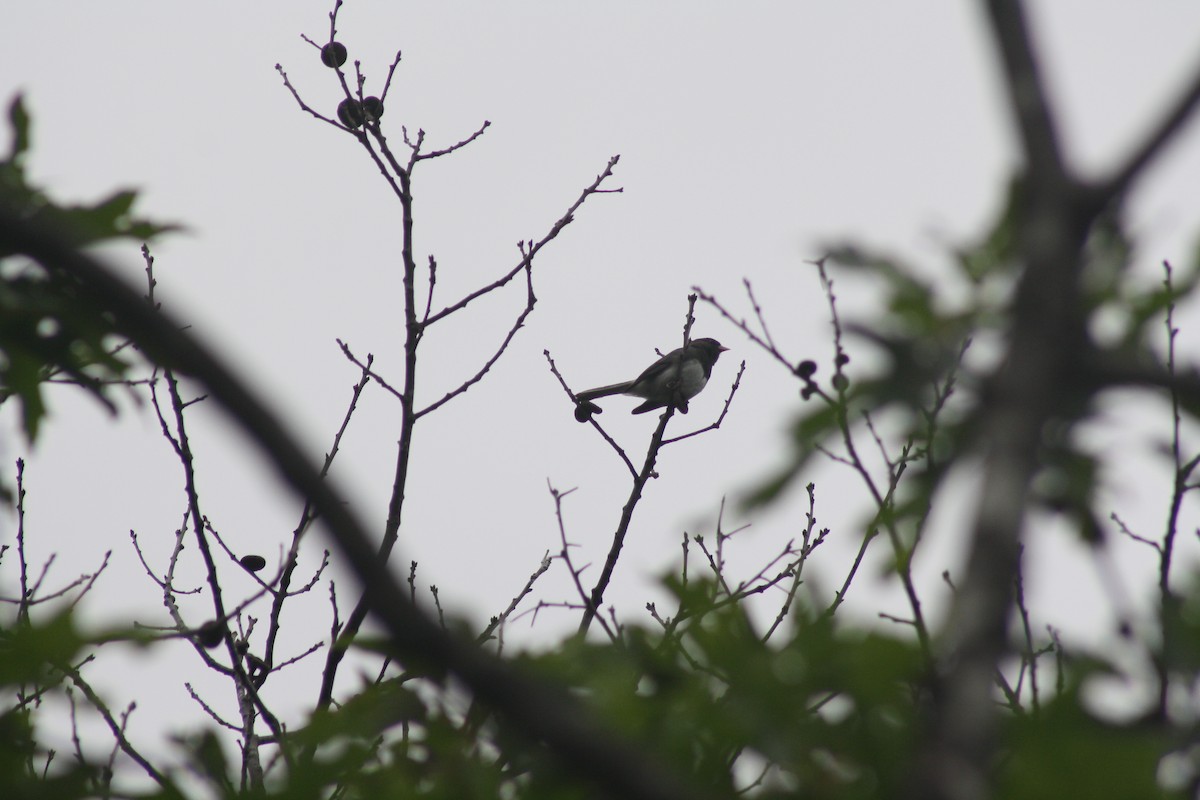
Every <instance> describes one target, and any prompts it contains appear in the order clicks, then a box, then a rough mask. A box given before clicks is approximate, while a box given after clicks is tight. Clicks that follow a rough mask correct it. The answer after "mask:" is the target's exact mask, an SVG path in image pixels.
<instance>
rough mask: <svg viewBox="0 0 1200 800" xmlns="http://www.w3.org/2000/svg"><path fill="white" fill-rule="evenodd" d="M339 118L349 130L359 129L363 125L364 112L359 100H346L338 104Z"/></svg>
mask: <svg viewBox="0 0 1200 800" xmlns="http://www.w3.org/2000/svg"><path fill="white" fill-rule="evenodd" d="M337 116H338V120H339V121H340V122H341V123H342V124H343V125H345V126H346V127H347V128H357V127H358V126H359V125H362V124H363V110H362V106H361V105H359V102H358V101H357V100H352V99H350V98H346V99H345V100H343V101H342V102H340V103H338V107H337Z"/></svg>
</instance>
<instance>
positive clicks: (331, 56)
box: [321, 42, 346, 69]
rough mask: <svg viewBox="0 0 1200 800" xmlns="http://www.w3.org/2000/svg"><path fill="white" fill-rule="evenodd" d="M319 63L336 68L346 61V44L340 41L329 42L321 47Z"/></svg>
mask: <svg viewBox="0 0 1200 800" xmlns="http://www.w3.org/2000/svg"><path fill="white" fill-rule="evenodd" d="M321 63H322V64H324V65H325V66H327V67H329V68H331V69H336V68H338V67H340V66H341V65H342V64H345V63H346V45H344V44H342V43H341V42H330V43H329V44H327V45H325V46H324V47H322V48H321Z"/></svg>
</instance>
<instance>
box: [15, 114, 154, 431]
mask: <svg viewBox="0 0 1200 800" xmlns="http://www.w3.org/2000/svg"><path fill="white" fill-rule="evenodd" d="M8 121H9V126H10V128H11V137H12V145H11V147H10V148H9V151H8V154H7V156H6V157H5V158H4V160H3V161H0V215H3V217H4V220H5V222H6V224H11V225H28V226H33V227H36V228H38V229H39V230H48V231H52V232H53V233H54V235H55V236H56V237H57V238H59V239H60V240H61V241H62V242H63V243H64V244H67V245H69V246H71V247H87V246H89V245H94V244H99V243H102V242H105V241H110V240H113V239H135V240H138V241H143V242H144V241H148V240H150V239H152V238H154V237H155V236H158V235H159V234H161V233H164V232H166V231H169V230H172V229H173V228H174V226H171V225H162V224H156V223H152V222H148V221H146V220H142V219H138V218H136V217H134V216H133V205H134V201H135V200H136V193H134V192H132V191H120V192H116V193H115V194H113V195H112V196H110V197H108V198H105V199H104V200H101V201H99V202H97V203H94V204H91V205H63V204H59V203H56V202H55V201H53V200H52V199H51V198H50V197H49V196H48V195H47V194H46V193H45V192H44V191H42V190H41V189H39V188H38V187H36V186H34V185H32V184H31V183H30V182H29V179H28V175H27V172H26V160H27V158H28V155H29V146H30V126H31V122H30V117H29V114H28V112H27V111H26V109H25V104H24V102H23V100H22V98H21V97H20V96H19V95H18V96H17V97H16V98H15V99H14V100H13V101H12V103H11V104H10V105H9V109H8ZM4 230H5V229H4V228H0V403H3V402H4V401H6V400H8V399H9V398H12V397H15V398H16V399H17V400H18V402H19V403H20V404H21V409H22V417H23V419H24V425H25V433H26V434H27V435H28V437H29V438H30V440H33V439H35V438H36V437H37V433H38V427H39V425H40V423H41V421H42V418H43V417H44V416H45V414H46V404H45V397H44V392H43V384H44V383H45V382H46V381H48V380H50V379H52V378H53V379H57V380H69V381H71V382H73V383H76V384H78V385H80V386H82V387H84V388H85V389H86V390H87V391H88V392H89V393H90V394H92V395H93V396H94V397H96V398H97V399H98V400H100V401H101V402H103V403H105V404H106V405H108V406H109V407H110V408H111V403H110V402H109V401H108V399H107V397H106V393H105V387H106V385H107V384H111V383H113V382H118V381H120V380H122V379H123V378H124V377H125V376H126V374H127V372H128V369H129V366H130V363H131V362H130V360H129V359H128V358H127V357H125V356H123V355H122V354H120V352H119V351H120V341H121V340H120V339H119V337H117V336H116V335H115V332H114V330H113V326H112V320H111V318H110V317H109V316H108V315H107V314H105V313H104V311H103V309H100V308H97V307H96V305H95V304H94V303H91V302H89V299H88V298H87V297H86V295H84V294H83V293H82V292H81V288H80V287H79V285H78V284H77V283H76V282H75V281H74V280H72V279H71V277H70V276H68V275H65V274H63V273H62V272H61V271H60V270H58V269H56V268H55V265H53V264H43V263H37V262H36V261H33V260H31V259H29V258H28V257H26V254H25V253H23V252H22V251H21V248H20V246H19V245H18V244H17V243H16V242H15V241H14V240H13V239H12V238H11V237H6V236H5V235H4Z"/></svg>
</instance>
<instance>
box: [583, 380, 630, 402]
mask: <svg viewBox="0 0 1200 800" xmlns="http://www.w3.org/2000/svg"><path fill="white" fill-rule="evenodd" d="M632 386H633V381H625V382H624V383H614V384H612V385H611V386H597V387H596V388H595V389H588V390H587V391H586V392H580V393H579V394H577V395H575V398H576V399H577V400H579V402H581V403H584V402H587V401H588V400H595V399H596V398H597V397H608V396H609V395H610V394H625V393H626V392H628V391H629V389H630V388H631V387H632Z"/></svg>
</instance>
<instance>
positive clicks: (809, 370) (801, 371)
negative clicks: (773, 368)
mask: <svg viewBox="0 0 1200 800" xmlns="http://www.w3.org/2000/svg"><path fill="white" fill-rule="evenodd" d="M816 371H817V362H815V361H808V360H804V361H801V362H800V363H799V364H797V365H796V374H797V375H799V376H800V377H801V378H811V377H812V375H813V373H815V372H816Z"/></svg>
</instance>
